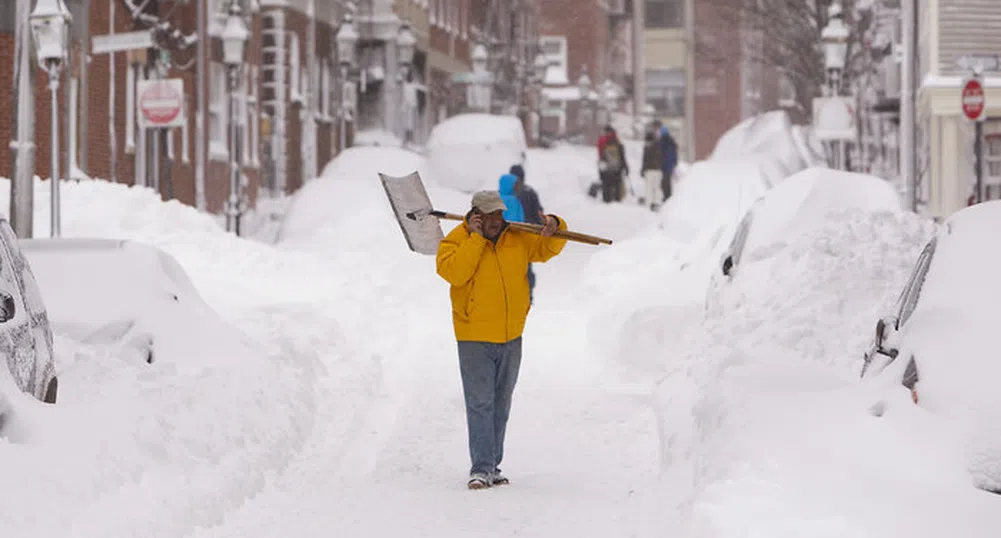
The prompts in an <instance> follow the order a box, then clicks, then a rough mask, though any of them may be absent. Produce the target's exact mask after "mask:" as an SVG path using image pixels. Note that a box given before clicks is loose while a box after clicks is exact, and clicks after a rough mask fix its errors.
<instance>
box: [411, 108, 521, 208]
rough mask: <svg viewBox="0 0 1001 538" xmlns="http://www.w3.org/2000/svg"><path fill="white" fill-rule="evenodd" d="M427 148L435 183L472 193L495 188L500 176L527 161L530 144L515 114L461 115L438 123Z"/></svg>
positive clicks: (430, 170) (429, 164) (430, 169)
mask: <svg viewBox="0 0 1001 538" xmlns="http://www.w3.org/2000/svg"><path fill="white" fill-rule="evenodd" d="M427 149H428V170H429V173H430V177H431V178H433V181H434V182H436V183H437V184H439V185H441V186H443V187H448V188H452V189H457V190H459V191H463V192H467V193H472V192H474V191H477V190H480V189H494V190H496V189H497V180H498V179H499V178H500V176H501V175H502V174H504V173H506V172H507V171H508V170H509V169H510V168H511V165H513V164H516V163H520V162H523V161H524V159H525V151H526V149H527V145H526V143H525V132H524V129H523V128H522V125H521V122H520V121H519V120H518V118H516V117H514V116H496V115H491V114H460V115H458V116H453V117H451V118H448V119H447V120H445V121H443V122H441V123H439V124H437V125H435V127H434V128H433V129H432V130H431V135H430V137H429V138H428V143H427Z"/></svg>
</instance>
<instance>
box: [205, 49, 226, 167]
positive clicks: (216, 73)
mask: <svg viewBox="0 0 1001 538" xmlns="http://www.w3.org/2000/svg"><path fill="white" fill-rule="evenodd" d="M209 69H210V73H211V77H212V78H211V80H210V81H209V82H210V84H209V156H210V157H212V158H214V159H216V160H223V159H226V158H227V157H228V155H229V149H228V146H227V145H226V142H227V136H226V128H227V127H228V121H227V117H226V116H227V115H226V106H227V99H226V98H227V92H226V66H224V65H223V64H221V63H218V62H212V64H211V66H210V68H209Z"/></svg>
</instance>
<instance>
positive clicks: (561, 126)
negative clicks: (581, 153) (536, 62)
mask: <svg viewBox="0 0 1001 538" xmlns="http://www.w3.org/2000/svg"><path fill="white" fill-rule="evenodd" d="M634 6H635V2H633V1H630V0H611V1H586V2H580V1H575V0H547V1H545V2H540V3H539V41H540V43H541V49H542V50H541V53H542V55H543V57H544V58H545V59H546V60H547V61H548V64H549V66H548V68H547V69H546V71H545V75H544V77H543V79H542V86H543V88H542V97H543V99H542V100H541V103H540V113H541V122H542V123H541V132H542V135H543V136H544V137H547V138H551V139H564V138H569V139H572V140H577V141H579V142H583V143H587V144H592V143H594V142H596V140H597V138H598V136H600V128H601V126H602V125H604V124H609V123H614V122H613V119H614V117H615V116H616V115H630V116H631V115H632V114H634V110H633V107H632V102H633V100H632V91H633V86H634V84H635V78H634V77H635V64H636V54H635V52H636V51H635V46H634V40H635V38H636V33H635V29H634V11H633V9H634ZM568 13H573V16H568V15H567V14H568ZM617 127H619V128H620V129H621V126H618V125H617ZM624 134H632V133H624Z"/></svg>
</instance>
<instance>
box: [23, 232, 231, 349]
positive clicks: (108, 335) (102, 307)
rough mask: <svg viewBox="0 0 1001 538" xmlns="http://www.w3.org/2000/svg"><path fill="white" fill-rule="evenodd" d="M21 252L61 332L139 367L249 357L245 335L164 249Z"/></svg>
mask: <svg viewBox="0 0 1001 538" xmlns="http://www.w3.org/2000/svg"><path fill="white" fill-rule="evenodd" d="M22 249H23V250H24V253H25V256H26V257H27V259H28V262H29V263H30V264H31V266H32V269H33V270H34V272H35V278H36V279H37V280H38V283H39V287H40V289H41V290H42V297H43V299H44V301H45V304H46V306H47V307H48V309H49V316H50V319H51V321H52V325H53V328H54V330H56V331H57V332H62V333H65V334H67V335H72V336H73V338H74V339H76V340H80V341H85V342H87V343H93V344H113V345H116V346H121V352H122V353H123V354H127V355H131V356H132V357H134V358H135V360H137V361H140V362H152V361H167V362H170V363H174V364H177V363H183V362H188V361H194V362H196V363H200V362H203V361H207V360H209V359H210V358H211V357H212V356H213V355H220V356H235V355H239V354H241V353H244V352H245V351H246V349H245V348H244V347H242V341H243V337H242V335H241V334H240V333H239V332H238V331H236V329H235V328H234V327H233V326H232V325H230V324H228V323H226V322H225V321H224V320H223V319H222V318H221V317H219V315H218V314H217V313H216V312H215V311H213V310H212V308H211V307H209V306H208V304H206V303H205V301H204V300H203V299H202V297H201V296H200V295H199V294H198V292H197V290H195V288H194V285H193V284H192V283H191V280H190V279H189V277H188V275H187V273H186V272H185V271H184V269H183V268H182V267H181V266H180V264H178V263H177V261H176V260H175V259H174V258H173V256H171V255H169V254H167V253H166V252H164V251H163V250H161V249H158V248H155V247H152V246H149V245H145V244H141V243H136V242H134V241H118V240H113V239H65V238H63V239H32V240H26V241H23V243H22ZM67 267H72V268H73V270H72V271H67V270H66V268H67ZM81 282H86V285H81Z"/></svg>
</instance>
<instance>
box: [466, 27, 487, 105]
mask: <svg viewBox="0 0 1001 538" xmlns="http://www.w3.org/2000/svg"><path fill="white" fill-rule="evenodd" d="M489 60H490V57H489V56H488V55H487V48H486V47H485V46H484V45H483V43H477V44H476V46H474V47H473V52H472V53H471V54H470V61H471V63H472V64H473V76H474V77H475V78H474V79H473V84H472V88H473V92H472V93H473V96H474V97H475V98H474V99H470V101H471V103H470V105H472V106H473V107H474V108H476V109H477V110H480V109H483V110H485V111H486V112H488V113H489V112H490V108H491V107H490V97H491V96H490V88H489V85H490V77H489V74H488V73H487V64H488V62H489Z"/></svg>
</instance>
